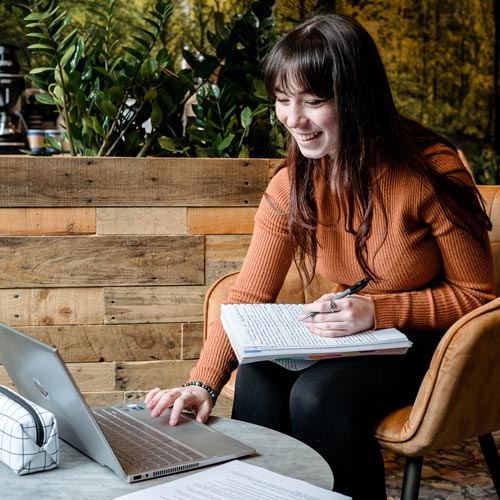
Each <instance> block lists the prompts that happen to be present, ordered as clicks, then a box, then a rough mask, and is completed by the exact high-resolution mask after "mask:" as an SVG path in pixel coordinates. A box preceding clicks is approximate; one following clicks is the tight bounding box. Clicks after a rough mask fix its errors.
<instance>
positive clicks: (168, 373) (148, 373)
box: [116, 360, 196, 391]
mask: <svg viewBox="0 0 500 500" xmlns="http://www.w3.org/2000/svg"><path fill="white" fill-rule="evenodd" d="M195 364H196V361H195V360H193V361H191V360H188V361H167V360H164V361H142V362H136V363H117V368H116V388H117V389H119V390H122V391H127V390H131V389H133V390H144V391H148V390H150V389H153V388H154V387H164V388H167V387H179V386H180V385H182V384H183V383H184V382H185V381H186V380H187V379H188V377H189V372H190V371H191V369H192V368H193V367H194V365H195Z"/></svg>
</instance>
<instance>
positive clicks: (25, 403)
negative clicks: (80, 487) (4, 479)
mask: <svg viewBox="0 0 500 500" xmlns="http://www.w3.org/2000/svg"><path fill="white" fill-rule="evenodd" d="M0 461H2V462H3V463H4V464H6V465H8V466H9V467H10V468H11V469H12V470H13V471H14V472H15V473H16V474H19V475H23V474H30V473H32V472H41V471H44V470H50V469H53V468H55V467H57V466H58V465H59V436H58V433H57V422H56V418H55V416H54V415H53V414H52V413H50V412H49V411H47V410H44V409H43V408H41V407H40V406H38V405H36V404H35V403H33V402H31V401H29V400H28V399H26V398H23V397H22V396H20V395H19V394H17V393H16V392H14V391H12V390H11V389H9V388H8V387H5V386H3V385H0Z"/></svg>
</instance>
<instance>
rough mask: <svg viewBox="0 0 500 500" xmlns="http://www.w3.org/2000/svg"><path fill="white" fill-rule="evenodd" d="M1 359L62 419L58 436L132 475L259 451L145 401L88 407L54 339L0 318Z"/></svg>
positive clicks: (23, 387)
mask: <svg viewBox="0 0 500 500" xmlns="http://www.w3.org/2000/svg"><path fill="white" fill-rule="evenodd" d="M0 363H2V364H3V365H4V366H5V369H6V370H7V373H8V374H9V376H10V377H11V379H12V381H13V382H14V385H15V386H16V389H17V391H18V392H19V393H20V394H21V395H23V396H24V397H26V398H28V399H30V400H31V401H33V402H34V403H36V404H38V405H40V406H41V407H43V408H45V409H47V410H49V411H51V412H52V413H53V414H54V415H55V416H56V419H57V425H58V429H59V435H60V437H61V438H62V439H63V440H64V441H66V442H67V443H69V444H70V445H72V446H73V447H75V448H76V449H78V450H80V451H81V452H82V453H85V454H86V455H87V456H89V457H90V458H92V459H93V460H95V461H96V462H98V463H100V464H102V465H105V466H107V467H109V468H110V469H111V470H113V471H114V472H115V473H116V474H118V475H119V476H120V477H123V478H124V479H125V480H126V481H128V482H135V481H141V480H144V479H151V478H155V477H160V476H165V475H167V474H174V473H176V472H183V471H186V470H189V469H196V468H198V467H203V466H206V465H210V464H215V463H219V462H223V461H226V460H232V459H235V458H239V457H242V456H246V455H251V454H253V453H255V450H254V449H253V448H251V447H250V446H247V445H246V444H243V443H240V442H239V441H237V440H235V439H233V438H231V437H229V436H226V435H225V434H223V433H221V432H219V431H215V430H214V429H211V428H210V427H208V426H206V425H203V424H199V423H198V422H196V421H195V420H194V418H192V416H191V415H185V414H183V415H182V418H181V420H180V422H179V424H178V425H175V426H170V425H168V418H169V416H168V413H167V414H164V415H163V416H161V417H159V418H152V417H151V416H150V412H149V410H148V409H146V408H145V407H144V405H143V404H141V402H136V403H123V404H117V405H113V406H107V407H103V408H98V409H94V410H91V409H90V408H89V406H88V405H87V403H86V402H85V400H84V398H83V396H82V394H81V393H80V391H79V389H78V387H77V385H76V384H75V382H74V380H73V377H72V376H71V374H70V373H69V371H68V369H67V368H66V365H65V363H64V361H63V359H62V358H61V356H60V354H59V353H58V351H57V349H56V348H55V347H51V346H49V345H47V344H44V343H43V342H40V341H38V340H36V339H34V338H32V337H30V336H29V335H26V334H24V333H21V332H19V331H17V330H14V329H13V328H10V327H8V326H6V325H3V324H1V323H0Z"/></svg>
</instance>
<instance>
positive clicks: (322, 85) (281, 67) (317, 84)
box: [264, 33, 334, 98]
mask: <svg viewBox="0 0 500 500" xmlns="http://www.w3.org/2000/svg"><path fill="white" fill-rule="evenodd" d="M264 75H265V84H266V89H267V92H268V94H269V96H270V97H272V98H275V97H276V91H277V90H280V91H282V92H285V93H286V94H293V93H296V92H298V91H300V92H306V93H309V94H313V95H316V96H318V97H322V98H332V97H333V94H334V90H333V77H332V75H333V63H332V60H331V59H330V58H328V51H327V50H325V40H324V39H323V37H321V36H320V35H319V34H316V36H313V35H311V34H308V36H303V35H302V34H301V33H297V36H295V37H288V38H287V39H283V40H281V42H278V44H277V45H276V46H275V47H274V49H273V50H272V51H271V54H270V56H269V58H268V60H267V63H266V66H265V72H264Z"/></svg>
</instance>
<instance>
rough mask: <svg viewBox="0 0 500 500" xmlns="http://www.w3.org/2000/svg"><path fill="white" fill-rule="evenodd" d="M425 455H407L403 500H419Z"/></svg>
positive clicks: (402, 492)
mask: <svg viewBox="0 0 500 500" xmlns="http://www.w3.org/2000/svg"><path fill="white" fill-rule="evenodd" d="M423 461H424V458H423V457H406V464H405V472H404V476H403V489H402V490H401V500H418V491H419V489H420V477H421V476H422V463H423Z"/></svg>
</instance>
